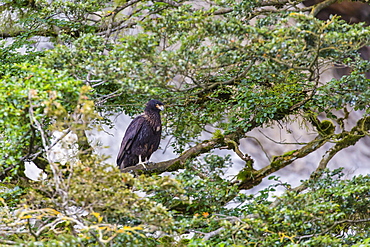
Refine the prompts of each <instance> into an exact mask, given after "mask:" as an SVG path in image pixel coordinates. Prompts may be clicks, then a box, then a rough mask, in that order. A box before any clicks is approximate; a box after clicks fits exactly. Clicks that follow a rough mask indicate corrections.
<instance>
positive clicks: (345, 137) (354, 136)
mask: <svg viewBox="0 0 370 247" xmlns="http://www.w3.org/2000/svg"><path fill="white" fill-rule="evenodd" d="M369 130H370V117H364V118H361V119H360V120H358V121H357V124H356V125H355V126H354V127H353V128H352V129H351V131H349V132H348V131H344V132H342V133H340V134H339V135H338V138H337V139H339V140H338V141H337V142H336V144H335V145H334V146H333V147H331V148H330V149H329V150H328V151H327V152H326V153H325V155H324V156H323V158H322V159H321V161H320V164H319V167H318V170H317V172H319V171H321V170H323V169H325V168H326V166H327V164H328V162H329V161H330V160H331V159H332V158H333V157H334V155H336V154H337V153H338V152H339V151H341V150H343V149H345V148H347V147H349V146H352V145H355V144H356V143H357V142H358V141H359V140H360V139H361V138H362V137H364V136H366V135H369Z"/></svg>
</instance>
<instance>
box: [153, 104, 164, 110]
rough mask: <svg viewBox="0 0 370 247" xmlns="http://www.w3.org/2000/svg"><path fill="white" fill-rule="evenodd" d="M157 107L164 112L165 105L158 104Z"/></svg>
mask: <svg viewBox="0 0 370 247" xmlns="http://www.w3.org/2000/svg"><path fill="white" fill-rule="evenodd" d="M155 107H157V108H158V109H159V110H160V111H163V110H164V106H163V105H158V104H156V105H155Z"/></svg>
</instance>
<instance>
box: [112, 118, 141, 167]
mask: <svg viewBox="0 0 370 247" xmlns="http://www.w3.org/2000/svg"><path fill="white" fill-rule="evenodd" d="M144 121H145V118H144V117H143V116H138V117H137V118H135V119H134V120H132V122H131V123H130V125H129V126H128V127H127V130H126V133H125V136H124V138H123V140H122V143H121V148H120V150H119V153H118V156H117V163H118V164H120V163H121V162H122V160H123V156H124V155H125V153H126V152H127V151H128V150H130V148H131V145H132V143H133V141H134V140H135V139H136V138H137V135H138V133H139V132H140V129H141V127H142V126H143V123H144Z"/></svg>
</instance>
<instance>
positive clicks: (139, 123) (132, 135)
mask: <svg viewBox="0 0 370 247" xmlns="http://www.w3.org/2000/svg"><path fill="white" fill-rule="evenodd" d="M163 109H164V106H163V103H162V102H160V101H159V100H150V101H149V102H148V103H147V104H146V106H145V110H144V114H142V115H140V116H138V117H136V118H135V119H134V120H132V122H131V123H130V125H129V126H128V127H127V130H126V133H125V135H124V137H123V140H122V143H121V148H120V150H119V153H118V156H117V165H118V166H119V167H120V169H123V168H125V167H129V166H134V165H137V164H143V165H144V162H149V159H150V156H151V155H152V153H153V152H154V151H156V150H157V149H158V147H159V143H160V140H161V133H162V123H161V116H160V114H159V113H160V111H162V110H163ZM144 167H145V165H144Z"/></svg>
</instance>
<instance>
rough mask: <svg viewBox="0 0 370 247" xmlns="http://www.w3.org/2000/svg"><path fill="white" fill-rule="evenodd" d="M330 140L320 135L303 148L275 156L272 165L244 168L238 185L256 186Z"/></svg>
mask: <svg viewBox="0 0 370 247" xmlns="http://www.w3.org/2000/svg"><path fill="white" fill-rule="evenodd" d="M328 140H329V138H328V137H323V136H321V135H319V136H317V137H316V138H315V139H314V140H312V141H311V142H309V143H308V144H307V145H305V146H304V147H302V148H301V149H297V150H293V151H290V152H287V153H285V154H283V155H280V156H276V157H274V159H273V160H272V161H271V163H270V165H268V166H266V167H264V168H262V169H260V170H257V171H254V170H251V171H250V172H247V171H245V169H244V170H242V171H241V172H240V173H239V174H238V178H239V180H240V183H239V185H238V187H239V188H240V189H250V188H252V187H254V186H255V185H257V184H259V183H260V182H261V181H262V179H263V178H265V177H266V176H268V175H270V174H272V173H274V172H276V171H278V170H280V169H282V168H284V167H286V166H287V165H290V164H291V163H292V162H293V161H295V160H296V159H299V158H302V157H305V156H307V155H308V154H310V153H312V152H314V151H316V150H317V149H319V148H320V147H322V146H323V145H324V144H325V143H326V142H327V141H328ZM245 175H247V176H245Z"/></svg>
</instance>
